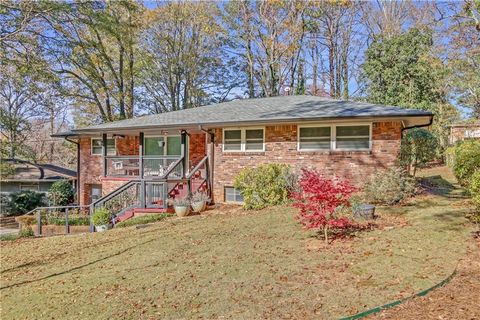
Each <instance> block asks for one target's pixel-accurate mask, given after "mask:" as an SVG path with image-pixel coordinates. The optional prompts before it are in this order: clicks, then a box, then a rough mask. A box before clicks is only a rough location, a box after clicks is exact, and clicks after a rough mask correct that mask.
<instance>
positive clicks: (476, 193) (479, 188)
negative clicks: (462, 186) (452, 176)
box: [468, 169, 480, 222]
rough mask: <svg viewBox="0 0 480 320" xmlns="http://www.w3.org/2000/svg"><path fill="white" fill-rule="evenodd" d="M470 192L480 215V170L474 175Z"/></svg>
mask: <svg viewBox="0 0 480 320" xmlns="http://www.w3.org/2000/svg"><path fill="white" fill-rule="evenodd" d="M468 190H469V192H470V195H471V196H472V201H473V204H474V205H475V209H476V212H477V213H478V214H480V169H479V170H477V171H475V173H474V174H473V175H472V177H471V179H470V186H469V189H468ZM479 218H480V217H479ZM479 222H480V219H479Z"/></svg>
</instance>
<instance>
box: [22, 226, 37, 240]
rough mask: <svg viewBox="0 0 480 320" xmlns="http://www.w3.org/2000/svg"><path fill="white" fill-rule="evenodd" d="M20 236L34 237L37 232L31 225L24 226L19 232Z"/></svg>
mask: <svg viewBox="0 0 480 320" xmlns="http://www.w3.org/2000/svg"><path fill="white" fill-rule="evenodd" d="M18 235H19V237H21V238H29V237H34V236H35V232H33V230H32V228H31V227H29V228H23V229H22V230H20V232H19V233H18Z"/></svg>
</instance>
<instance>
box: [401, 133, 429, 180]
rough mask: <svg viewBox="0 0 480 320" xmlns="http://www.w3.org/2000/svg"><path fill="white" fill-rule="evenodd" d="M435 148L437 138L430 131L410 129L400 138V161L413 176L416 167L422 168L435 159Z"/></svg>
mask: <svg viewBox="0 0 480 320" xmlns="http://www.w3.org/2000/svg"><path fill="white" fill-rule="evenodd" d="M436 148H437V138H436V137H435V136H434V135H433V134H432V133H431V132H430V131H428V130H425V129H421V128H414V129H410V130H408V132H407V133H406V134H405V136H404V137H403V139H402V143H401V147H400V163H401V164H402V165H403V166H405V167H406V168H407V171H408V173H412V175H413V176H415V173H416V171H417V168H422V167H424V166H425V165H426V164H427V163H428V162H430V161H432V160H433V159H435V156H436ZM412 169H413V172H412Z"/></svg>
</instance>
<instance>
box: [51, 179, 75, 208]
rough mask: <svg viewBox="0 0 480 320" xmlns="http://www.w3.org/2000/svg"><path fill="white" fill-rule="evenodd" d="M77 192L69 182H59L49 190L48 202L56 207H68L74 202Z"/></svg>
mask: <svg viewBox="0 0 480 320" xmlns="http://www.w3.org/2000/svg"><path fill="white" fill-rule="evenodd" d="M74 196H75V192H74V191H73V187H72V184H71V183H70V182H69V181H68V180H59V181H56V182H55V183H53V184H52V186H51V187H50V189H49V190H48V200H50V203H51V204H52V205H54V206H66V205H67V204H70V203H72V202H73V198H74Z"/></svg>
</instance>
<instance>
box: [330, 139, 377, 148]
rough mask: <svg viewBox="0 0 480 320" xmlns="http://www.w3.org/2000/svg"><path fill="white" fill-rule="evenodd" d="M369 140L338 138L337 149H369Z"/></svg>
mask: <svg viewBox="0 0 480 320" xmlns="http://www.w3.org/2000/svg"><path fill="white" fill-rule="evenodd" d="M369 147H370V145H369V139H368V138H337V149H368V148H369Z"/></svg>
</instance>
